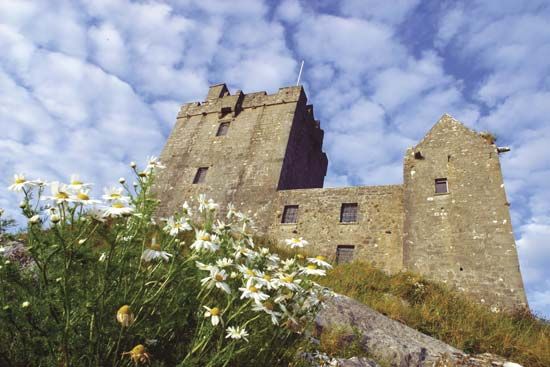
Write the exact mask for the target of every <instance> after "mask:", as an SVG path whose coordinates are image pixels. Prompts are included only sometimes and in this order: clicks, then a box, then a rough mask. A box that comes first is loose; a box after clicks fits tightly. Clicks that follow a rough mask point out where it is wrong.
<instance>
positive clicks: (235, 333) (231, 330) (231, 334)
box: [225, 326, 249, 341]
mask: <svg viewBox="0 0 550 367" xmlns="http://www.w3.org/2000/svg"><path fill="white" fill-rule="evenodd" d="M226 331H227V335H226V336H225V338H226V339H229V338H230V339H236V340H240V339H244V340H246V341H248V339H247V338H246V337H247V336H248V335H249V334H248V332H247V331H246V329H245V328H241V327H240V326H235V327H233V326H229V327H228V328H227V329H226Z"/></svg>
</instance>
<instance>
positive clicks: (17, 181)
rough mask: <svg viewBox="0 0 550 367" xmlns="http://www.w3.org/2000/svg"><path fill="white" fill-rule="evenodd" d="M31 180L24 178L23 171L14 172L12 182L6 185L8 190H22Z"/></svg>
mask: <svg viewBox="0 0 550 367" xmlns="http://www.w3.org/2000/svg"><path fill="white" fill-rule="evenodd" d="M30 183H31V182H30V181H29V180H27V179H26V178H25V175H24V174H23V173H16V174H15V175H13V183H12V184H11V185H10V186H9V187H8V190H10V191H22V190H23V188H24V187H25V186H26V185H29V184H30Z"/></svg>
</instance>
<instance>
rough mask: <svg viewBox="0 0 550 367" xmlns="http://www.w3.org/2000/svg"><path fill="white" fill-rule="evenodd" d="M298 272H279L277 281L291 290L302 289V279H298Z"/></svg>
mask: <svg viewBox="0 0 550 367" xmlns="http://www.w3.org/2000/svg"><path fill="white" fill-rule="evenodd" d="M296 274H297V273H296V272H294V273H292V274H283V273H281V274H279V275H278V277H277V282H278V284H279V285H280V286H282V287H285V288H288V289H290V290H291V291H297V290H299V289H300V285H299V284H300V282H301V280H300V279H296Z"/></svg>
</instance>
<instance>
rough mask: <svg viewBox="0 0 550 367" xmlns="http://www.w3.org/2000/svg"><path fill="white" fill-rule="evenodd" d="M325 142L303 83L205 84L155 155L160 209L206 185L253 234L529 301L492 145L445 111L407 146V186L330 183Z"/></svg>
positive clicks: (496, 299)
mask: <svg viewBox="0 0 550 367" xmlns="http://www.w3.org/2000/svg"><path fill="white" fill-rule="evenodd" d="M222 124H223V126H222ZM322 144H323V130H322V129H321V128H320V124H319V121H316V120H315V118H314V114H313V107H312V106H311V105H308V104H307V97H306V95H305V93H304V91H303V89H302V87H300V86H295V87H287V88H281V89H280V90H279V91H278V93H276V94H272V95H268V94H266V93H265V92H259V93H249V94H243V93H242V92H241V91H237V92H236V93H235V94H234V95H230V93H229V91H228V90H227V88H226V86H225V84H219V85H215V86H212V87H211V88H210V90H209V92H208V96H207V99H206V101H204V102H202V103H198V102H195V103H188V104H185V105H183V106H182V108H181V110H180V112H179V114H178V117H177V121H176V125H175V126H174V129H173V131H172V133H171V135H170V137H169V139H168V142H167V143H166V146H165V148H164V150H163V152H162V155H161V159H162V161H163V162H164V163H165V164H166V165H167V169H166V170H164V171H163V173H162V176H161V177H160V178H159V181H158V182H159V184H158V185H157V189H158V190H159V191H160V192H162V197H163V202H162V203H161V207H160V209H159V214H160V215H161V216H167V215H170V214H171V212H173V211H175V210H177V209H178V208H179V207H180V204H181V203H182V202H183V201H184V200H188V199H189V198H194V197H196V196H197V195H198V194H199V193H205V194H207V195H208V196H209V197H212V198H214V199H215V200H217V201H218V202H219V203H221V204H222V205H224V204H227V203H229V202H232V203H234V204H235V205H236V206H238V207H239V209H241V210H251V211H252V212H254V213H256V224H257V227H258V229H259V230H260V231H261V232H263V233H265V234H267V235H269V236H272V237H274V238H276V239H280V240H283V239H286V238H289V237H304V238H306V239H307V240H308V241H309V242H310V243H311V244H312V245H313V246H315V248H316V251H319V252H322V253H323V254H325V255H327V256H329V257H330V258H332V259H335V260H336V259H340V260H342V259H344V258H345V259H349V257H353V258H361V259H365V260H368V261H371V262H373V263H374V264H376V265H377V266H378V267H380V268H381V269H384V270H386V271H388V272H397V271H401V270H412V271H414V272H418V273H421V274H424V275H426V276H428V277H431V278H433V279H436V280H439V281H443V282H447V283H449V284H451V285H453V286H456V287H457V288H459V289H463V290H465V291H466V292H468V293H469V294H472V295H473V296H475V297H476V298H477V299H478V300H479V301H480V302H486V303H487V304H488V305H496V306H498V307H505V308H511V307H515V306H520V305H525V304H526V298H525V293H524V289H523V282H522V278H521V273H520V270H519V263H518V259H517V252H516V247H515V241H514V236H513V232H512V225H511V222H510V214H509V210H508V205H509V204H508V203H507V201H506V194H505V191H504V184H503V180H502V174H501V171H500V163H499V151H498V149H497V147H496V146H495V145H494V144H493V143H492V142H491V141H488V140H487V139H485V138H483V137H482V136H481V135H480V134H479V133H477V132H474V131H472V130H470V129H468V128H466V127H465V126H464V125H462V124H461V123H460V122H458V121H456V120H454V119H453V118H452V117H450V116H449V115H443V117H442V118H441V119H440V120H439V121H438V122H437V123H436V125H435V126H434V127H433V128H432V129H431V130H430V132H429V133H428V134H427V135H426V136H425V137H424V139H423V140H422V141H421V142H420V143H419V144H418V145H417V146H415V147H413V148H410V149H409V150H408V151H407V153H406V155H405V162H404V184H402V185H388V186H363V187H347V188H327V189H324V188H322V187H323V181H324V176H325V174H326V170H327V163H328V161H327V157H326V155H325V153H323V151H322ZM199 170H200V171H201V172H199V173H198V171H199ZM436 182H437V183H436ZM436 187H437V189H436ZM436 191H442V192H439V193H436ZM285 207H289V212H290V211H291V210H290V209H292V211H293V215H292V216H286V214H285ZM347 210H350V211H349V212H348V211H347ZM283 217H284V218H283ZM284 222H292V223H284ZM344 255H345V256H344Z"/></svg>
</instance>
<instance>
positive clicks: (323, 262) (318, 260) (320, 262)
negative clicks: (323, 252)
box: [307, 255, 332, 269]
mask: <svg viewBox="0 0 550 367" xmlns="http://www.w3.org/2000/svg"><path fill="white" fill-rule="evenodd" d="M307 261H308V262H310V263H312V264H315V265H317V266H320V267H322V268H327V269H332V265H330V264H329V263H328V262H327V258H326V257H324V256H320V255H319V256H315V257H308V259H307Z"/></svg>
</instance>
